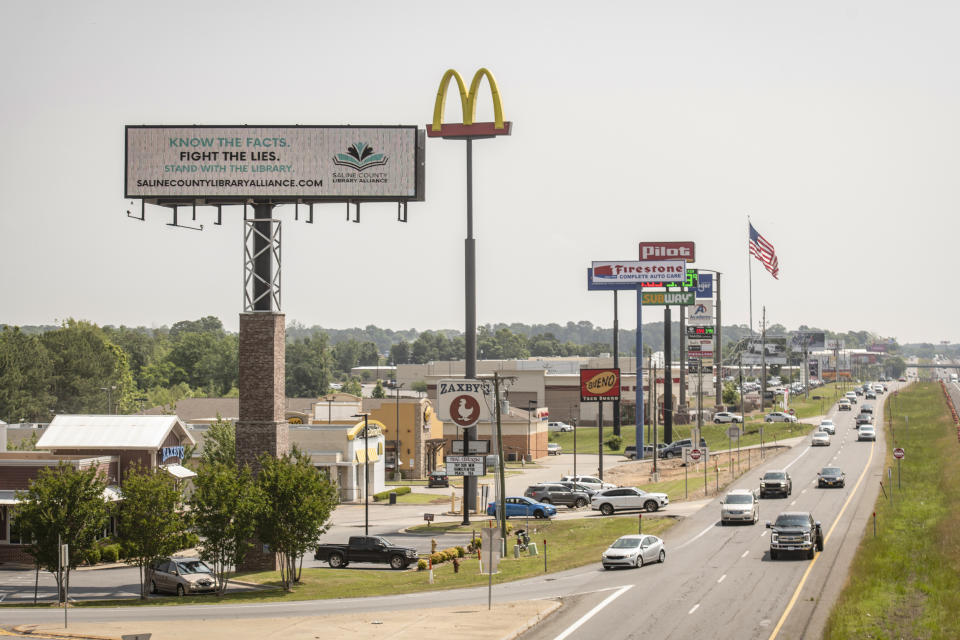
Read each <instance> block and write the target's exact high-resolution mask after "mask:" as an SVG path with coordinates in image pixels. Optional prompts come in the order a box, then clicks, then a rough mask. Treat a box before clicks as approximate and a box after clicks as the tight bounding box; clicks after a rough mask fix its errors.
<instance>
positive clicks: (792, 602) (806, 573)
mask: <svg viewBox="0 0 960 640" xmlns="http://www.w3.org/2000/svg"><path fill="white" fill-rule="evenodd" d="M876 445H877V442H876V440H874V441H873V443H872V444H871V445H870V457H869V458H867V464H866V466H865V467H864V468H863V473H861V474H860V478H859V479H858V480H857V484H855V485H854V486H853V491H851V492H850V496H849V497H848V498H847V500H846V502H844V503H843V508H841V509H840V513H838V514H837V518H836V520H834V521H833V526H832V527H830V531H828V532H827V535H826V536H824V538H823V544H824V545H826V544H827V540H829V539H830V535H831V534H832V533H833V530H834V529H836V528H837V525H838V524H840V518H842V517H843V512H844V511H846V510H847V507H848V506H850V501H851V500H853V496H855V495H857V489H859V488H860V483H861V482H863V479H864V478H866V477H867V471H869V470H870V463H871V462H872V461H873V450H874V449H875V448H876ZM820 553H822V552H820ZM820 553H817V554H816V555H815V556H814V558H813V560H811V561H810V566H808V567H807V570H806V571H804V572H803V577H802V578H800V584H798V585H797V590H796V591H794V592H793V596H792V597H791V598H790V602H788V603H787V608H786V610H784V612H783V615H782V616H780V621H779V622H777V626H775V627H774V628H773V633H771V634H770V638H769V640H773V639H774V638H776V637H777V634H778V633H780V628H781V627H783V623H784V622H786V621H787V616H789V615H790V611H791V610H792V609H793V605H795V604H796V603H797V598H799V597H800V591H801V590H802V589H803V585H804V584H806V582H807V577H808V576H809V575H810V571H812V570H813V565H814V564H816V562H817V560H819V559H820Z"/></svg>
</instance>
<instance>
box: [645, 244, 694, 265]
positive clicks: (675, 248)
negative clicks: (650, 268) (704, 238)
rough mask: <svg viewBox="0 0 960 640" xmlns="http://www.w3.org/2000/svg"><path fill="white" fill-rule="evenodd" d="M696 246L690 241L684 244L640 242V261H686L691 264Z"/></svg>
mask: <svg viewBox="0 0 960 640" xmlns="http://www.w3.org/2000/svg"><path fill="white" fill-rule="evenodd" d="M695 250H696V245H695V244H694V242H693V241H692V240H688V241H685V242H641V243H640V259H641V260H686V261H687V262H693V261H694V257H695V256H696V253H695Z"/></svg>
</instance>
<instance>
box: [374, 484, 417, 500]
mask: <svg viewBox="0 0 960 640" xmlns="http://www.w3.org/2000/svg"><path fill="white" fill-rule="evenodd" d="M391 493H395V494H397V495H398V496H402V495H404V494H407V493H410V487H407V486H403V487H394V488H392V489H387V490H386V491H381V492H380V493H375V494H373V501H374V502H380V501H381V500H389V499H390V494H391Z"/></svg>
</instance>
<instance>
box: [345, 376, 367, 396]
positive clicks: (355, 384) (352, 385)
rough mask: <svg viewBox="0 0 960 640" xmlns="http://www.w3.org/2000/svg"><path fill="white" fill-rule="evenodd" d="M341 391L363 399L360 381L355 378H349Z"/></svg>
mask: <svg viewBox="0 0 960 640" xmlns="http://www.w3.org/2000/svg"><path fill="white" fill-rule="evenodd" d="M341 391H342V392H343V393H349V394H352V395H355V396H357V397H358V398H360V397H363V387H361V386H360V381H359V380H357V379H356V378H350V380H349V381H348V382H345V383H344V385H343V389H341Z"/></svg>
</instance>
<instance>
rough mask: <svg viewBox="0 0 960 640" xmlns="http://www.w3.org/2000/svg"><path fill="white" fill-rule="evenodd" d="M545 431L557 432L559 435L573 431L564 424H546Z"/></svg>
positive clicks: (571, 426) (571, 427)
mask: <svg viewBox="0 0 960 640" xmlns="http://www.w3.org/2000/svg"><path fill="white" fill-rule="evenodd" d="M547 431H559V432H561V433H563V432H566V431H573V425H572V424H567V423H566V422H559V421H558V422H548V423H547Z"/></svg>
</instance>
